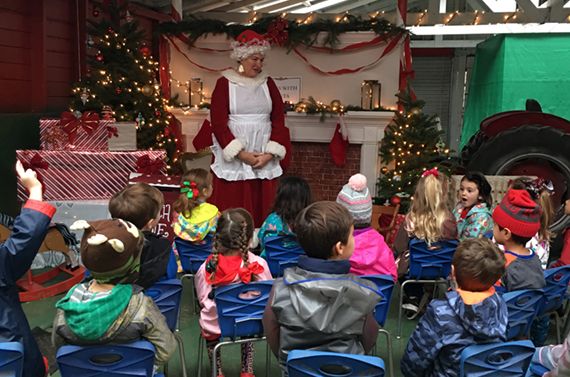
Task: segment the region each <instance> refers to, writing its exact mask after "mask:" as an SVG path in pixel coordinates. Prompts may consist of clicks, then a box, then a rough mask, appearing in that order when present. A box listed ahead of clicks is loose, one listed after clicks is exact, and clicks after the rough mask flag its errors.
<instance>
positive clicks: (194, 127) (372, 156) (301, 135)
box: [171, 109, 394, 193]
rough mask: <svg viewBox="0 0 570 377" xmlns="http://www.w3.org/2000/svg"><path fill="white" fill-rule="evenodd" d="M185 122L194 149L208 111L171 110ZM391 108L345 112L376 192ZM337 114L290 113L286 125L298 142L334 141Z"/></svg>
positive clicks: (364, 170)
mask: <svg viewBox="0 0 570 377" xmlns="http://www.w3.org/2000/svg"><path fill="white" fill-rule="evenodd" d="M171 111H172V113H173V114H174V115H175V116H176V117H177V118H178V119H179V120H180V121H181V123H182V133H183V134H184V135H186V144H187V151H189V152H192V151H194V150H193V147H192V140H193V138H194V136H195V135H196V134H197V133H198V130H199V129H200V126H201V125H202V122H203V121H204V119H205V118H206V117H207V116H208V114H209V111H208V110H197V111H187V112H183V111H182V110H180V109H173V110H171ZM393 117H394V113H393V112H391V111H351V112H347V113H346V114H345V115H344V123H345V125H346V127H347V129H348V140H349V142H350V144H360V145H362V147H361V149H360V172H361V173H362V174H364V175H365V176H366V177H367V178H368V188H369V190H370V192H371V193H376V181H377V179H378V145H379V142H380V141H381V140H382V138H383V137H384V129H385V128H386V126H387V125H388V124H389V123H390V122H391V121H392V118H393ZM337 122H338V117H337V116H332V117H330V116H326V117H325V118H324V120H323V121H321V120H320V114H311V115H308V114H304V113H296V112H288V113H287V116H286V124H287V127H288V128H289V131H290V133H291V140H292V141H294V142H312V143H330V141H331V139H332V137H333V133H334V130H335V128H336V124H337Z"/></svg>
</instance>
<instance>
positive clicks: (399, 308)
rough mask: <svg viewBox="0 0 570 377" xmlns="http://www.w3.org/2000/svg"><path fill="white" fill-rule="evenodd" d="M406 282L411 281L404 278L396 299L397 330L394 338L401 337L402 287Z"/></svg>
mask: <svg viewBox="0 0 570 377" xmlns="http://www.w3.org/2000/svg"><path fill="white" fill-rule="evenodd" d="M407 283H413V281H412V280H406V281H404V282H402V284H400V297H399V301H398V303H399V305H398V330H397V332H396V339H400V338H401V337H402V305H403V304H404V287H405V286H406V284H407Z"/></svg>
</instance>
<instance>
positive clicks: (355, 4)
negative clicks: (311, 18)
mask: <svg viewBox="0 0 570 377" xmlns="http://www.w3.org/2000/svg"><path fill="white" fill-rule="evenodd" d="M376 1H377V0H359V1H351V2H350V3H349V4H343V5H342V6H334V7H330V8H325V9H326V11H325V12H326V13H344V12H350V11H351V10H353V9H356V8H360V7H363V6H365V5H368V4H370V3H373V2H376Z"/></svg>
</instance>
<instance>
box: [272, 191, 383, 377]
mask: <svg viewBox="0 0 570 377" xmlns="http://www.w3.org/2000/svg"><path fill="white" fill-rule="evenodd" d="M352 223H353V219H352V216H351V215H350V213H349V212H348V210H347V209H346V208H345V207H343V206H342V205H340V204H338V203H334V202H326V201H322V202H316V203H313V204H312V205H310V206H309V207H307V208H305V209H304V210H303V211H302V212H301V213H300V214H299V216H298V217H297V221H296V227H295V230H296V233H297V238H298V239H299V243H300V244H301V246H302V247H303V249H304V250H305V253H306V255H302V256H301V257H300V258H299V263H298V265H297V266H296V267H294V268H288V269H286V270H285V273H284V276H283V278H280V279H277V280H275V283H274V285H273V290H272V293H271V296H270V298H269V301H268V304H267V306H266V308H265V312H264V314H263V328H264V330H265V334H266V336H267V342H268V343H269V346H270V347H271V350H272V351H273V353H274V354H275V355H276V356H277V357H278V359H279V362H280V364H281V367H282V369H283V371H284V372H283V373H284V375H285V374H286V372H285V363H286V360H287V353H288V352H289V351H291V350H295V349H300V350H303V349H311V350H319V351H330V352H341V353H352V354H365V353H367V352H368V351H370V349H371V348H372V347H373V345H374V343H375V342H376V336H377V332H378V325H377V324H376V320H375V319H374V316H373V311H374V307H375V306H376V304H378V303H379V302H380V301H381V299H382V296H381V294H380V293H379V292H378V290H377V287H376V285H375V284H374V283H372V282H370V281H368V280H365V279H362V278H360V277H357V276H354V275H352V274H349V270H350V262H349V259H350V257H351V256H352V253H353V251H354V237H353V230H354V228H353V225H352Z"/></svg>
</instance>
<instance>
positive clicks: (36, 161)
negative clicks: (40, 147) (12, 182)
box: [22, 153, 49, 191]
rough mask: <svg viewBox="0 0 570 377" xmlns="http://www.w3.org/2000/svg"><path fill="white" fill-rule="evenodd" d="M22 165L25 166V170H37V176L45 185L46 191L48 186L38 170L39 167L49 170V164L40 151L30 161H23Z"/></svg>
mask: <svg viewBox="0 0 570 377" xmlns="http://www.w3.org/2000/svg"><path fill="white" fill-rule="evenodd" d="M22 166H23V167H24V170H28V169H32V170H33V171H35V172H36V177H37V178H38V181H40V183H41V184H42V186H43V187H44V191H45V190H46V188H45V185H44V180H43V178H42V176H41V174H40V172H39V171H38V170H39V169H44V170H47V168H49V164H48V163H47V162H46V161H44V159H43V157H42V156H41V155H40V154H39V153H36V154H35V155H34V157H32V159H31V160H30V162H26V161H22Z"/></svg>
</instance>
